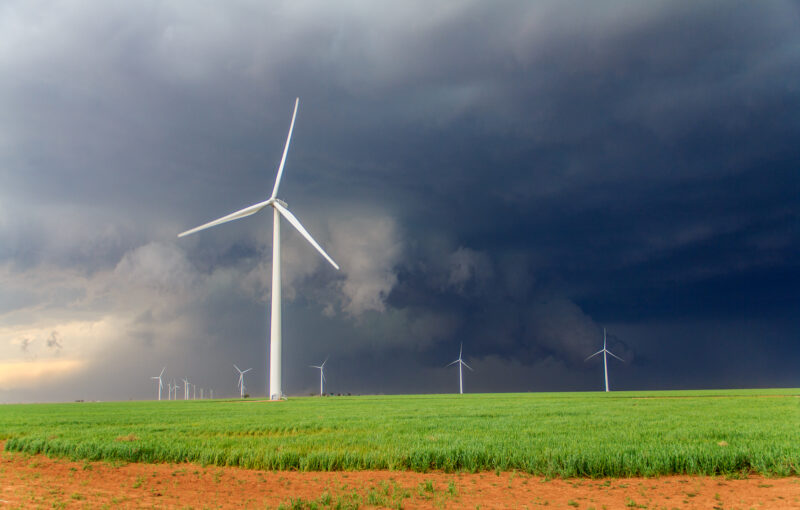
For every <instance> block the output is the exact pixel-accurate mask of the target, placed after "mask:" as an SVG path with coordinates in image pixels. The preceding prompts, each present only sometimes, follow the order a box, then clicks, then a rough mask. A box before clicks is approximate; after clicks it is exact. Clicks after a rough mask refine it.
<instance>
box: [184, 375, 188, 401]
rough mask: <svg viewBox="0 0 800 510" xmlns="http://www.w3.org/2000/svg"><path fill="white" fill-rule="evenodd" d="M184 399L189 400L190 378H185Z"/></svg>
mask: <svg viewBox="0 0 800 510" xmlns="http://www.w3.org/2000/svg"><path fill="white" fill-rule="evenodd" d="M183 400H189V380H188V379H186V378H184V379H183Z"/></svg>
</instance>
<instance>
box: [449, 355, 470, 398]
mask: <svg viewBox="0 0 800 510" xmlns="http://www.w3.org/2000/svg"><path fill="white" fill-rule="evenodd" d="M463 351H464V344H463V343H462V344H461V348H460V349H459V350H458V359H457V360H455V361H453V362H452V363H448V364H447V365H445V368H447V367H449V366H450V365H455V364H456V363H458V393H459V395H463V394H464V381H463V374H462V372H463V370H462V368H461V367H467V368H469V369H470V370H472V367H471V366H469V365H467V364H466V363H465V362H464V360H463V359H461V353H462V352H463ZM472 371H473V372H474V370H472Z"/></svg>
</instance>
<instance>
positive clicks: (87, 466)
mask: <svg viewBox="0 0 800 510" xmlns="http://www.w3.org/2000/svg"><path fill="white" fill-rule="evenodd" d="M81 469H83V470H84V471H91V470H92V469H94V466H92V463H91V462H89V461H88V460H84V461H83V466H82V467H81Z"/></svg>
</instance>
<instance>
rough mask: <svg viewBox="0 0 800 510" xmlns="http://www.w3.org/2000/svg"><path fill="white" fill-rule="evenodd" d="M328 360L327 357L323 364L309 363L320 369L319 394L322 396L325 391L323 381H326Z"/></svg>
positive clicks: (312, 366)
mask: <svg viewBox="0 0 800 510" xmlns="http://www.w3.org/2000/svg"><path fill="white" fill-rule="evenodd" d="M327 362H328V358H325V361H323V362H322V365H308V366H309V367H311V368H318V369H319V396H320V397H321V396H322V394H323V393H324V392H323V391H322V390H323V385H322V383H324V382H325V363H327Z"/></svg>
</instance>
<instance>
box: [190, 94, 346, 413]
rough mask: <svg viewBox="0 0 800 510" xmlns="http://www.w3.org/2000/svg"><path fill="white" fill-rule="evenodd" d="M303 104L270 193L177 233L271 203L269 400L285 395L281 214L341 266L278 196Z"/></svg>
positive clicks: (328, 257) (255, 209) (200, 228)
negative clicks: (282, 340) (236, 209)
mask: <svg viewBox="0 0 800 510" xmlns="http://www.w3.org/2000/svg"><path fill="white" fill-rule="evenodd" d="M299 104H300V98H297V99H296V100H295V102H294V113H292V123H291V124H290V125H289V135H288V136H287V137H286V145H284V147H283V156H282V157H281V162H280V165H279V166H278V176H277V177H276V178H275V186H274V187H273V188H272V194H271V195H270V197H269V198H268V199H267V200H265V201H263V202H259V203H257V204H253V205H251V206H250V207H245V208H244V209H241V210H239V211H236V212H234V213H231V214H229V215H227V216H223V217H222V218H219V219H216V220H214V221H210V222H208V223H206V224H204V225H200V226H199V227H196V228H193V229H191V230H187V231H186V232H182V233H180V234H178V237H183V236H186V235H189V234H192V233H194V232H198V231H200V230H203V229H206V228H209V227H213V226H215V225H220V224H222V223H227V222H229V221H233V220H238V219H239V218H245V217H247V216H250V215H251V214H255V213H257V212H258V211H260V210H261V209H263V208H265V207H267V206H270V207H272V306H271V319H270V347H269V360H270V366H269V398H270V400H279V399H281V398H282V397H283V391H282V390H281V230H280V217H281V216H283V217H284V218H286V220H287V221H288V222H289V223H290V224H291V225H292V226H293V227H294V228H296V229H297V231H298V232H300V234H301V235H302V236H303V237H305V238H306V240H307V241H308V242H309V243H311V246H313V247H314V248H316V249H317V251H318V252H319V253H320V254H321V255H322V256H323V257H325V260H327V261H328V262H330V263H331V265H332V266H333V267H335V268H336V269H339V266H338V265H336V262H334V261H333V259H332V258H331V257H330V256H328V254H327V253H325V250H323V249H322V247H321V246H320V245H319V244H318V243H317V242H316V241H315V240H314V238H313V237H311V234H309V233H308V231H307V230H306V229H305V228H304V227H303V225H301V224H300V221H299V220H298V219H297V218H296V217H295V216H294V214H292V213H291V212H290V211H289V209H287V205H286V202H283V201H282V200H280V199H278V198H277V196H278V186H280V183H281V176H282V175H283V166H284V164H285V163H286V154H287V153H288V152H289V142H290V141H291V139H292V130H294V120H295V118H296V117H297V106H298V105H299Z"/></svg>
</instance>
